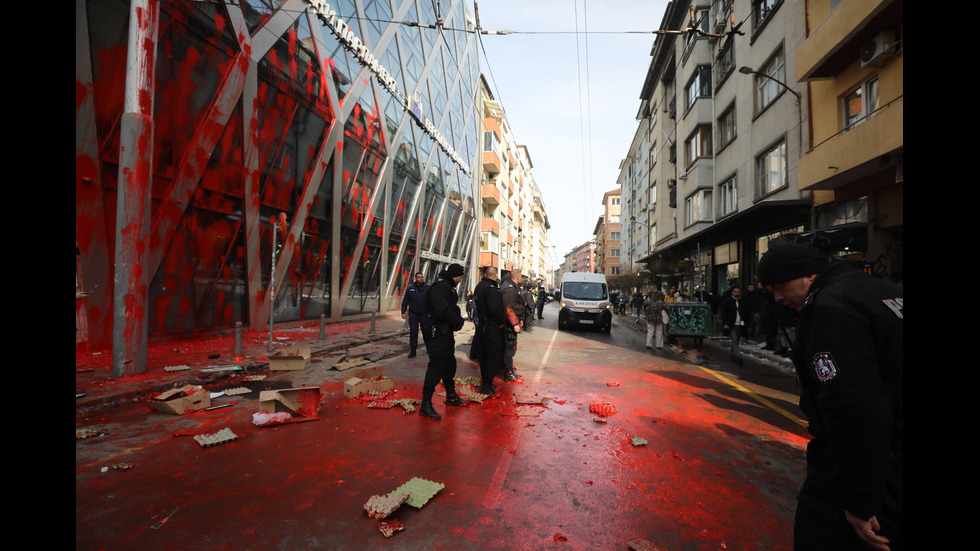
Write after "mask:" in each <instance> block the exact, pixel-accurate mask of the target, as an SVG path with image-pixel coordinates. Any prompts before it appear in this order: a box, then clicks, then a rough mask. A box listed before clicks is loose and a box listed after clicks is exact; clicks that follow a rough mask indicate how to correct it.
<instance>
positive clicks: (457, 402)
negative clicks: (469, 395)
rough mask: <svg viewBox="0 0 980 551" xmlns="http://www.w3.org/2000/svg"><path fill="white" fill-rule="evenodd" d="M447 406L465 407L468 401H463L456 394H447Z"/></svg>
mask: <svg viewBox="0 0 980 551" xmlns="http://www.w3.org/2000/svg"><path fill="white" fill-rule="evenodd" d="M446 405H447V406H465V405H466V400H464V399H462V398H460V397H459V395H457V394H456V393H455V392H454V393H453V394H451V395H450V394H446Z"/></svg>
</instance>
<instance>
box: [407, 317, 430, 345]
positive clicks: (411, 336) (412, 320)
mask: <svg viewBox="0 0 980 551" xmlns="http://www.w3.org/2000/svg"><path fill="white" fill-rule="evenodd" d="M419 326H421V327H422V342H423V343H425V347H426V349H428V347H429V339H430V338H432V337H431V336H430V335H432V322H431V321H429V314H413V313H411V312H409V313H408V328H409V333H408V344H409V346H411V347H412V350H414V349H416V348H418V347H419Z"/></svg>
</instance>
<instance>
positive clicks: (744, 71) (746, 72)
mask: <svg viewBox="0 0 980 551" xmlns="http://www.w3.org/2000/svg"><path fill="white" fill-rule="evenodd" d="M738 72H740V73H742V74H743V75H755V76H758V77H763V78H767V79H769V80H771V81H773V82H775V83H776V84H778V85H780V86H782V87H783V89H785V90H786V91H787V92H789V93H790V94H793V95H794V96H796V118H797V119H798V121H799V126H798V127H797V130H798V132H799V138H800V155H801V156H802V155H803V108H802V105H801V104H802V103H803V96H801V95H800V93H799V92H797V91H796V90H794V89H792V88H790V87H789V86H788V85H787V84H786V83H785V82H783V81H781V80H779V79H777V78H773V77H772V76H770V75H768V74H766V73H760V72H759V71H756V70H755V69H753V68H752V67H748V66H746V65H742V66H741V67H739V68H738Z"/></svg>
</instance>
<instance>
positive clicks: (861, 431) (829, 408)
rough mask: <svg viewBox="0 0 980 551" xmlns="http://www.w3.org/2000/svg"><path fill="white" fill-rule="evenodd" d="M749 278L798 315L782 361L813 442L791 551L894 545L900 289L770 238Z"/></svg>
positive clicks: (896, 549)
mask: <svg viewBox="0 0 980 551" xmlns="http://www.w3.org/2000/svg"><path fill="white" fill-rule="evenodd" d="M759 281H760V283H762V284H763V285H765V286H766V287H768V288H769V289H770V290H771V291H772V292H773V295H774V298H775V299H776V300H777V301H779V302H781V303H782V304H784V305H786V306H787V307H789V308H792V309H793V310H796V311H797V312H799V325H798V331H797V337H796V340H795V342H793V344H792V359H793V365H794V366H795V368H796V373H797V376H798V377H799V379H800V385H801V387H802V393H801V396H800V407H801V409H802V410H803V411H804V412H805V413H806V415H807V418H808V420H809V422H810V423H809V430H810V432H811V433H812V434H813V439H812V440H810V442H809V444H808V445H807V453H806V457H807V473H806V480H805V482H804V483H803V488H802V490H800V494H799V498H798V505H797V510H796V523H795V528H794V541H795V544H796V547H795V549H796V550H797V551H809V550H818V549H820V550H823V549H856V548H857V547H858V546H860V545H861V543H860V542H864V544H866V545H868V546H869V547H867V548H871V549H881V550H891V551H900V550H902V549H903V548H904V538H903V523H902V514H903V510H904V509H903V500H902V494H903V491H902V490H903V482H902V481H903V448H904V445H903V442H904V431H903V427H904V420H903V419H904V417H903V407H902V404H903V400H902V397H903V363H904V349H903V342H904V341H903V337H904V326H903V302H904V293H903V289H902V287H901V286H899V285H896V284H893V283H890V282H887V281H884V280H881V279H878V278H875V277H873V276H871V275H869V274H866V273H864V272H863V271H862V270H860V269H859V268H857V267H855V266H853V265H850V264H847V263H835V264H830V262H829V259H828V258H827V257H826V256H825V255H823V254H821V253H820V252H819V251H817V249H815V248H814V247H811V246H809V245H804V244H800V243H786V244H771V245H770V246H769V250H768V252H766V253H765V254H764V255H763V256H762V258H761V259H760V261H759Z"/></svg>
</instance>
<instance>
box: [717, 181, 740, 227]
mask: <svg viewBox="0 0 980 551" xmlns="http://www.w3.org/2000/svg"><path fill="white" fill-rule="evenodd" d="M737 178H738V177H737V176H732V177H731V178H729V179H727V180H725V181H723V182H722V183H720V184H718V215H719V217H724V216H728V215H730V214H734V213H736V212H738V179H737ZM726 207H727V208H726Z"/></svg>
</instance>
